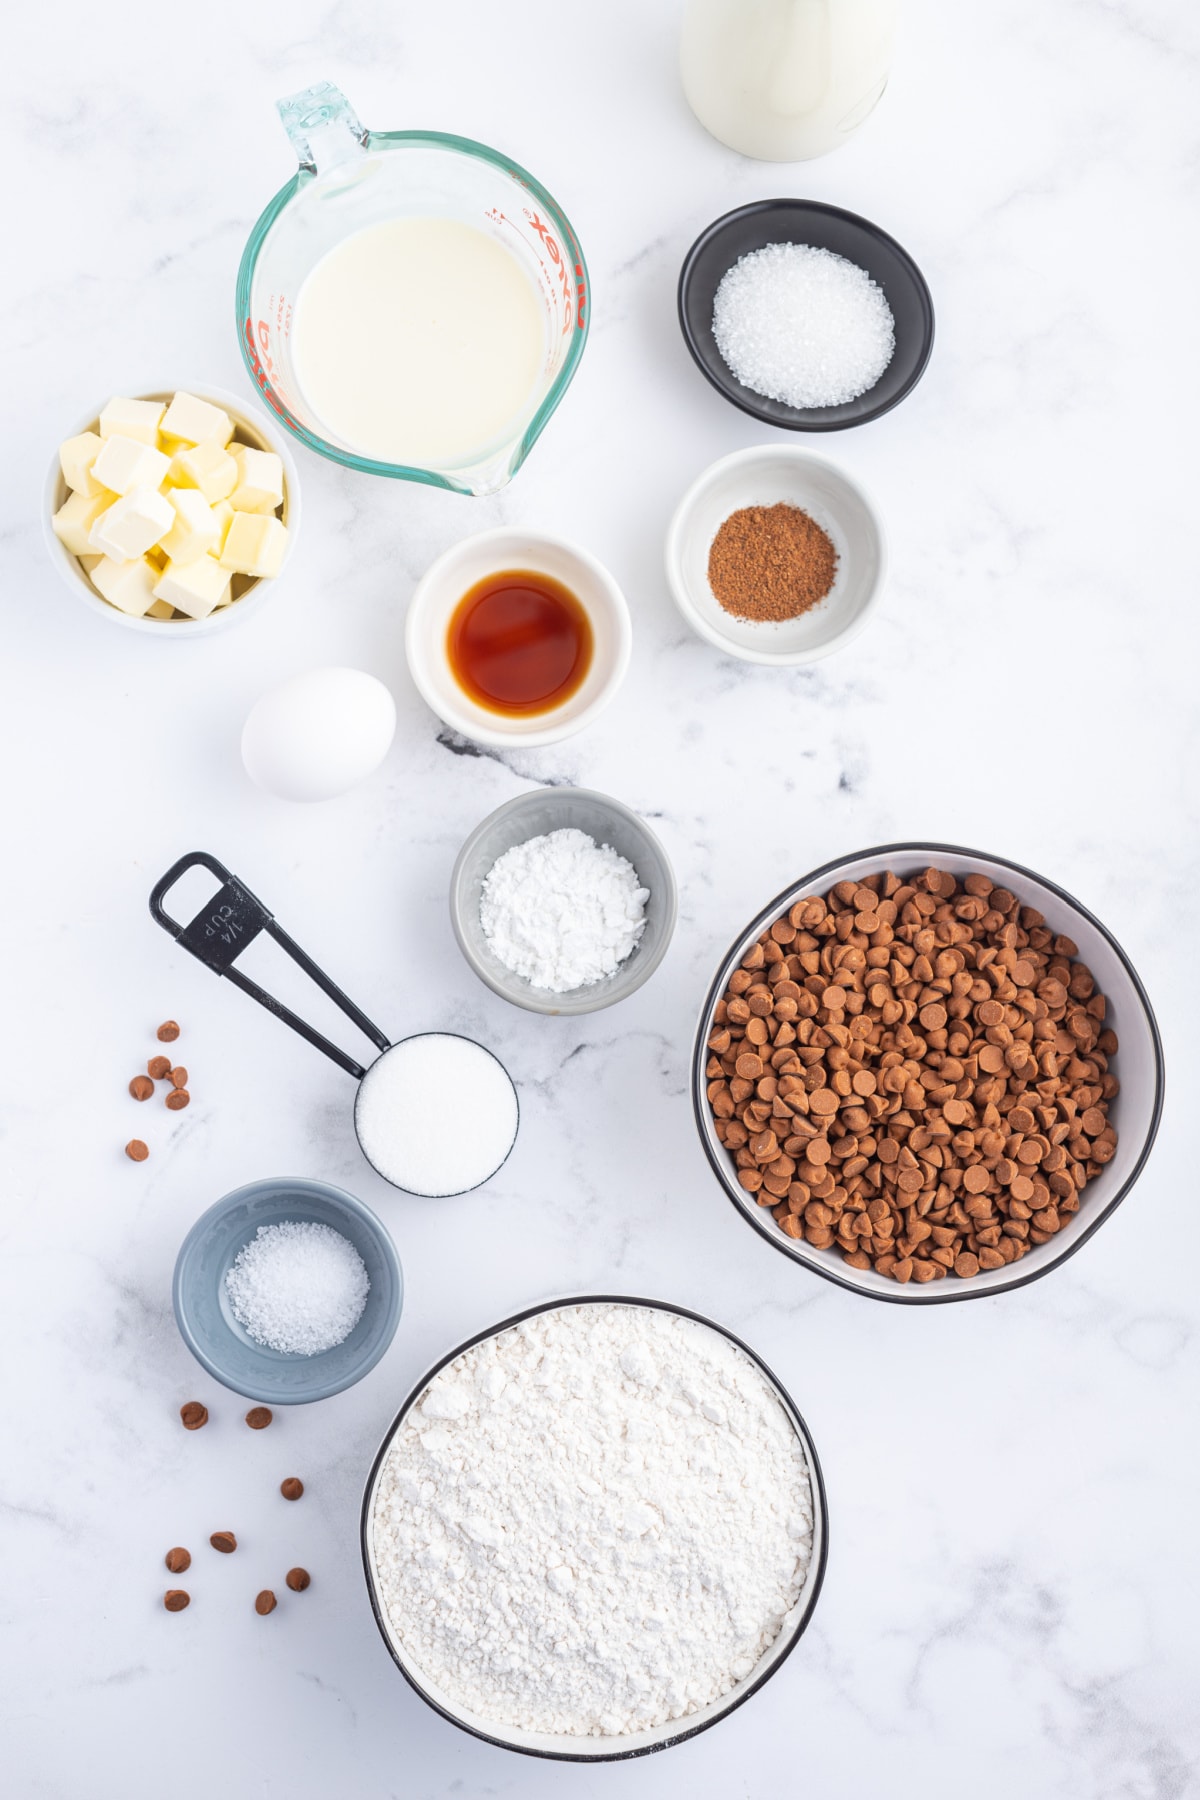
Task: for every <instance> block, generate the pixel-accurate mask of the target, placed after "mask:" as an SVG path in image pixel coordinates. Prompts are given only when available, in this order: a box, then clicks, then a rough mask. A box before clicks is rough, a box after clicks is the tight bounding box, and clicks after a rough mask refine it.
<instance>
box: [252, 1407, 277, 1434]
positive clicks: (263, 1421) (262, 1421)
mask: <svg viewBox="0 0 1200 1800" xmlns="http://www.w3.org/2000/svg"><path fill="white" fill-rule="evenodd" d="M274 1416H275V1415H274V1414H273V1413H272V1411H271V1409H270V1407H269V1406H252V1407H251V1408H250V1411H249V1412H248V1413H247V1414H246V1423H247V1425H248V1426H249V1427H250V1429H251V1431H265V1430H266V1428H267V1426H268V1425H269V1424H270V1423H271V1420H272V1419H273V1418H274Z"/></svg>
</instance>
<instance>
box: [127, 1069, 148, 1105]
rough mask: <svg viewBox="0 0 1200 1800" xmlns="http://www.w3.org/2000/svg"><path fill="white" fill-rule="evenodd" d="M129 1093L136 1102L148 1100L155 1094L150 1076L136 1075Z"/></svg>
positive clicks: (130, 1085)
mask: <svg viewBox="0 0 1200 1800" xmlns="http://www.w3.org/2000/svg"><path fill="white" fill-rule="evenodd" d="M129 1091H130V1093H131V1094H132V1095H133V1097H134V1099H135V1100H148V1099H149V1098H150V1096H151V1094H152V1093H153V1092H154V1083H153V1082H152V1081H151V1079H150V1077H149V1076H148V1075H135V1076H134V1078H133V1080H132V1081H131V1082H130V1084H129Z"/></svg>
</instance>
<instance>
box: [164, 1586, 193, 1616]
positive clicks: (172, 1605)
mask: <svg viewBox="0 0 1200 1800" xmlns="http://www.w3.org/2000/svg"><path fill="white" fill-rule="evenodd" d="M191 1604H192V1596H191V1595H190V1594H189V1593H188V1592H187V1590H186V1588H168V1589H167V1591H166V1593H165V1594H164V1595H163V1605H164V1606H165V1607H166V1609H167V1611H168V1612H182V1611H183V1609H184V1607H185V1606H190V1605H191Z"/></svg>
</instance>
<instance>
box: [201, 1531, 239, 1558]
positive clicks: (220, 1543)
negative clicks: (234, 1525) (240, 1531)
mask: <svg viewBox="0 0 1200 1800" xmlns="http://www.w3.org/2000/svg"><path fill="white" fill-rule="evenodd" d="M208 1541H209V1543H210V1544H211V1545H212V1547H213V1549H214V1550H219V1551H220V1552H221V1555H222V1556H232V1555H233V1553H234V1551H235V1550H236V1549H237V1539H236V1538H235V1537H234V1535H233V1533H232V1531H214V1532H213V1534H212V1536H211V1537H210V1538H209V1540H208Z"/></svg>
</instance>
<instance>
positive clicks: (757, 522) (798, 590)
mask: <svg viewBox="0 0 1200 1800" xmlns="http://www.w3.org/2000/svg"><path fill="white" fill-rule="evenodd" d="M837 564H838V553H837V551H836V550H835V549H834V546H833V540H832V539H831V538H830V536H829V534H828V532H825V531H822V529H821V527H820V526H819V525H818V524H817V522H816V520H815V519H813V518H810V516H809V514H808V513H806V512H805V511H804V509H803V508H802V507H799V506H792V505H790V504H789V503H788V502H787V501H786V500H781V501H780V502H779V503H778V504H777V505H775V506H743V507H741V508H739V510H738V511H737V512H735V513H730V515H729V517H728V518H727V519H726V520H725V521H724V523H723V524H722V525H721V527H720V529H719V530H718V532H717V535H716V537H715V538H714V539H713V542H712V549H711V550H710V551H709V553H708V582H709V586H710V587H711V588H712V591H713V594H714V596H715V598H716V599H717V601H718V603H719V604H720V605H721V606H722V607H723V608H724V609H725V611H726V612H727V613H732V614H733V615H734V616H735V617H736V618H739V619H757V620H762V621H773V622H774V623H776V624H778V623H781V622H782V621H783V620H785V619H797V618H799V617H800V615H801V613H806V612H808V611H809V609H810V608H811V607H813V606H816V605H817V604H818V602H819V601H821V600H824V599H825V597H826V595H827V594H828V593H829V591H830V589H831V588H832V587H833V583H834V579H835V577H836V575H837Z"/></svg>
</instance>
